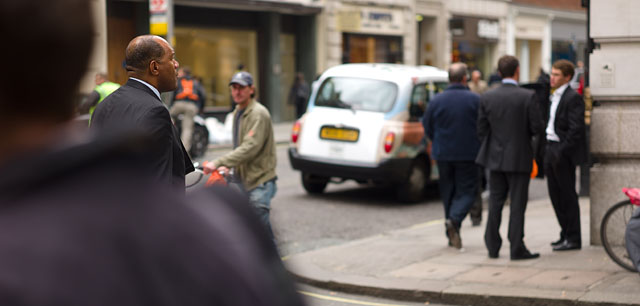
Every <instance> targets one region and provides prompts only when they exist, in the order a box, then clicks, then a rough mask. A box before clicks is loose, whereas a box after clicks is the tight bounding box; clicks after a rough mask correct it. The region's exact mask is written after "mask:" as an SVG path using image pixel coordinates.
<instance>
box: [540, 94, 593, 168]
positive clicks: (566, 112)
mask: <svg viewBox="0 0 640 306" xmlns="http://www.w3.org/2000/svg"><path fill="white" fill-rule="evenodd" d="M549 103H551V101H549ZM548 120H549V119H547V124H548ZM553 126H554V129H555V132H556V134H557V135H558V137H560V152H561V154H562V155H564V156H566V157H569V159H571V161H572V162H573V163H574V164H576V165H578V164H581V163H583V162H585V161H586V160H587V144H586V134H585V127H584V100H582V97H581V96H580V95H579V94H578V93H577V92H575V90H573V89H572V88H571V87H567V89H566V90H565V91H564V93H563V94H562V97H561V98H560V102H559V103H558V108H557V109H556V118H555V121H554V125H553ZM545 127H546V125H545Z"/></svg>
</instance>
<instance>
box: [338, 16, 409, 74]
mask: <svg viewBox="0 0 640 306" xmlns="http://www.w3.org/2000/svg"><path fill="white" fill-rule="evenodd" d="M405 13H406V12H405V9H404V8H389V7H377V6H361V5H350V4H342V5H341V6H340V8H339V10H338V12H337V29H338V30H339V35H340V36H341V42H342V43H341V54H342V58H341V62H342V63H395V64H401V63H406V61H405V56H406V54H405V52H404V50H405V44H407V43H410V42H408V41H407V38H406V35H410V34H407V28H408V27H407V18H406V14H405Z"/></svg>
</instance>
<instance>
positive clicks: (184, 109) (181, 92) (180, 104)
mask: <svg viewBox="0 0 640 306" xmlns="http://www.w3.org/2000/svg"><path fill="white" fill-rule="evenodd" d="M204 99H205V96H204V90H203V89H202V86H201V85H200V82H198V81H197V80H196V79H194V78H193V77H192V76H191V70H190V69H189V67H184V68H180V69H179V70H178V88H176V90H175V92H174V96H173V104H172V105H171V109H170V110H169V113H170V114H171V118H176V117H178V115H180V114H182V115H183V116H182V127H181V130H182V133H181V135H180V138H181V139H182V144H183V145H184V148H185V150H187V152H189V150H191V137H192V135H193V117H195V116H196V114H198V112H200V111H201V110H202V108H203V107H204Z"/></svg>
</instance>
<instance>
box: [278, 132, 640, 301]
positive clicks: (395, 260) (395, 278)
mask: <svg viewBox="0 0 640 306" xmlns="http://www.w3.org/2000/svg"><path fill="white" fill-rule="evenodd" d="M292 126H293V122H282V123H275V124H274V134H275V140H276V142H277V143H281V144H282V143H288V142H289V140H290V137H291V136H290V135H291V128H292ZM589 205H590V202H589V199H588V198H580V211H581V222H582V224H581V225H582V235H583V237H582V241H583V247H582V249H581V250H576V251H565V252H553V251H552V250H551V246H550V245H549V243H550V242H551V241H552V240H556V239H557V237H558V233H559V232H560V228H559V226H558V224H557V221H556V218H555V213H554V211H553V208H552V206H551V202H550V201H549V200H548V199H542V200H536V201H530V202H529V204H528V206H527V211H526V217H525V220H526V224H525V244H526V245H527V247H528V248H529V249H530V250H531V251H532V252H539V253H540V254H541V256H540V258H538V259H532V260H524V261H511V260H510V259H509V242H508V239H507V226H508V220H509V216H508V213H509V208H508V206H505V208H504V211H503V217H502V221H503V224H502V225H501V235H502V237H503V247H502V249H501V250H500V257H499V258H497V259H490V258H489V257H488V253H487V250H486V248H485V246H484V240H483V237H484V227H485V225H486V222H485V220H486V219H487V216H486V211H485V212H484V215H483V223H482V225H481V226H477V227H473V226H471V222H470V221H469V220H468V219H466V220H465V221H464V222H463V225H462V228H461V230H460V233H461V236H462V244H463V248H462V249H461V250H458V249H455V248H452V247H448V246H447V242H448V241H447V238H446V236H445V228H444V220H436V221H431V222H426V223H423V224H416V225H414V226H411V227H408V228H403V229H398V230H394V231H390V232H386V233H383V234H379V235H376V236H373V237H367V238H364V239H360V240H355V241H351V242H347V243H344V244H340V245H336V246H331V247H326V248H321V249H316V250H313V251H308V252H304V253H299V254H294V255H291V256H289V257H287V258H285V265H286V266H287V268H288V269H289V271H290V272H291V273H292V274H293V275H294V276H295V277H296V278H297V279H298V280H299V281H301V282H304V283H308V284H311V285H314V286H317V287H322V288H326V289H330V290H338V291H344V292H349V293H358V294H365V295H372V296H377V297H381V298H389V299H395V300H406V301H415V302H423V303H425V304H428V303H444V304H455V305H640V275H639V274H638V273H633V272H628V271H626V270H624V269H622V268H621V267H619V266H618V265H617V264H615V263H614V262H613V261H612V260H611V259H610V258H609V256H608V255H607V254H606V252H605V251H604V249H603V248H602V247H601V246H591V245H588V243H589V241H590V236H589V235H590V233H589V210H590V209H589Z"/></svg>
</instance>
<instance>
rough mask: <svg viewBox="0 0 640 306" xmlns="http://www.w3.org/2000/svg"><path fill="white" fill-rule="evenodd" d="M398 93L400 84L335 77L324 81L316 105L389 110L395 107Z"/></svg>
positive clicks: (377, 110)
mask: <svg viewBox="0 0 640 306" xmlns="http://www.w3.org/2000/svg"><path fill="white" fill-rule="evenodd" d="M397 95H398V86H397V85H396V84H395V83H392V82H387V81H381V80H372V79H365V78H347V77H333V78H328V79H326V80H325V81H324V82H323V83H322V86H321V87H320V90H319V91H318V96H317V98H316V101H315V105H316V106H325V107H335V108H347V109H353V110H365V111H372V112H387V111H389V110H391V108H392V107H393V104H394V102H395V101H396V96H397Z"/></svg>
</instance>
